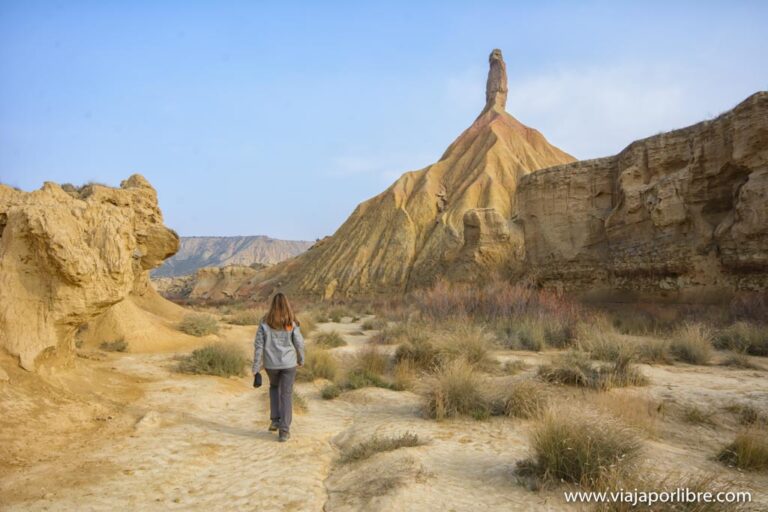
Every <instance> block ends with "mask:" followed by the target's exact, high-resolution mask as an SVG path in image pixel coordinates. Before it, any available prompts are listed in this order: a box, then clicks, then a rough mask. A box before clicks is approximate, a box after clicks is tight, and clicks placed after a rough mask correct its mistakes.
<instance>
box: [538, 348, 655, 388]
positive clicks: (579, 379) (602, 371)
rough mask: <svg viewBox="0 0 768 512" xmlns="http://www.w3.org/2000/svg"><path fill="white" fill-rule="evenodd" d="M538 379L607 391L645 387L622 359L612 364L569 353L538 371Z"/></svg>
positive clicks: (643, 379) (633, 368)
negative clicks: (596, 361) (626, 387)
mask: <svg viewBox="0 0 768 512" xmlns="http://www.w3.org/2000/svg"><path fill="white" fill-rule="evenodd" d="M538 373H539V376H540V377H541V378H542V379H543V380H545V381H547V382H552V383H557V384H567V385H570V386H579V387H586V388H592V389H600V390H607V389H611V388H613V387H625V386H644V385H646V384H648V379H647V378H646V377H645V376H644V375H643V374H642V373H641V372H640V370H639V369H638V368H637V366H635V365H634V364H632V362H631V359H630V358H628V357H622V358H620V359H617V360H616V361H614V362H613V363H611V364H606V363H595V362H593V361H590V360H589V358H588V357H587V356H586V355H585V354H584V353H583V352H576V351H571V352H568V353H566V354H564V355H561V356H558V357H556V358H555V359H554V360H553V361H552V362H551V363H550V364H546V365H542V366H540V367H539V371H538Z"/></svg>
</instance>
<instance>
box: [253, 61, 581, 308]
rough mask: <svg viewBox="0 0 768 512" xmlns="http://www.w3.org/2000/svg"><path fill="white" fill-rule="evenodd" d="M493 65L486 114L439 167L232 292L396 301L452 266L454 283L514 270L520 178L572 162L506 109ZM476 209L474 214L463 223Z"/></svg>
mask: <svg viewBox="0 0 768 512" xmlns="http://www.w3.org/2000/svg"><path fill="white" fill-rule="evenodd" d="M489 61H490V71H489V73H488V83H487V87H486V105H485V108H484V109H483V110H482V112H481V113H480V115H479V116H478V118H477V119H476V120H475V121H474V123H473V124H472V125H471V126H470V127H469V128H468V129H467V130H466V131H465V132H464V133H462V134H461V135H460V136H459V138H458V139H456V141H454V142H453V144H451V145H450V146H449V147H448V149H447V150H446V151H445V153H444V154H443V156H442V157H441V158H440V160H439V161H438V162H437V163H435V164H433V165H430V166H429V167H426V168H425V169H421V170H418V171H413V172H408V173H405V174H404V175H403V176H402V177H400V179H398V180H397V181H396V182H395V183H394V184H393V185H392V186H390V187H389V188H388V189H387V190H385V191H384V192H382V193H381V194H379V195H378V196H376V197H374V198H372V199H369V200H368V201H365V202H364V203H362V204H360V205H359V206H358V207H357V208H356V209H355V211H354V212H353V213H352V215H351V216H350V217H349V219H347V221H346V222H345V223H344V224H343V225H342V226H341V227H340V228H339V229H338V231H336V233H335V234H334V235H333V236H332V237H329V238H326V239H325V240H322V241H321V242H318V243H317V244H315V245H314V246H313V247H312V248H311V249H309V250H308V251H307V252H306V253H304V254H302V255H300V256H298V257H297V258H294V259H292V260H289V261H288V262H285V263H283V264H280V265H277V266H276V267H274V268H272V269H267V270H266V271H263V272H262V273H261V274H260V276H259V277H257V278H255V279H251V280H249V282H248V283H245V284H244V285H243V286H240V287H239V292H238V293H239V294H240V295H249V294H257V295H259V294H263V293H267V292H269V291H272V290H273V289H275V288H277V287H282V288H285V289H288V290H292V291H295V292H298V293H303V294H308V295H313V296H319V297H325V298H331V297H344V296H349V295H359V294H372V293H402V292H405V291H407V290H410V289H413V288H415V287H419V286H424V285H427V284H429V283H431V282H433V281H434V280H435V279H436V278H437V277H438V276H440V275H443V274H445V273H448V272H450V271H451V268H452V266H454V265H459V266H461V267H462V268H463V269H465V272H463V273H462V272H454V274H456V275H457V277H458V276H459V275H460V274H461V275H465V276H470V275H476V274H478V273H479V271H480V269H484V268H485V267H486V265H487V264H488V261H489V260H498V262H499V263H500V264H503V265H508V266H509V267H510V268H514V267H515V265H517V263H519V262H517V261H515V260H516V259H517V257H518V256H522V252H521V250H520V248H519V247H516V246H515V244H516V243H519V241H520V240H521V237H518V236H517V235H516V233H515V230H517V228H515V227H513V226H509V225H508V224H509V222H510V219H512V218H513V217H514V216H515V215H516V213H517V197H516V190H517V183H518V180H519V179H520V178H521V177H522V176H524V175H526V174H528V173H529V172H531V171H533V170H535V169H540V168H542V167H549V166H552V165H556V164H561V163H566V162H571V161H573V160H574V159H573V158H572V157H571V156H570V155H568V154H566V153H564V152H563V151H561V150H559V149H558V148H556V147H554V146H552V145H551V144H549V143H548V142H547V140H546V139H545V138H544V137H543V136H542V135H541V134H540V133H539V132H538V131H536V130H534V129H533V128H529V127H527V126H525V125H523V124H522V123H521V122H519V121H518V120H517V119H515V118H514V117H512V116H511V115H509V114H507V113H506V112H505V111H504V107H505V103H506V95H507V77H506V69H505V65H504V61H503V59H502V56H501V51H500V50H494V51H493V52H492V53H491V56H490V59H489ZM473 209H480V210H478V212H476V213H475V214H473V215H472V214H471V215H470V216H469V217H467V218H465V215H466V214H467V212H468V211H470V210H473ZM487 209H492V211H487ZM466 222H469V226H470V229H469V234H470V236H469V238H468V239H467V240H465V223H466ZM489 230H490V231H489ZM518 231H519V230H518ZM494 244H498V245H494ZM505 252H506V255H505V256H503V257H502V256H501V254H502V253H505ZM486 253H487V254H486Z"/></svg>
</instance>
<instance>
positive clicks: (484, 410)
mask: <svg viewBox="0 0 768 512" xmlns="http://www.w3.org/2000/svg"><path fill="white" fill-rule="evenodd" d="M422 384H423V389H422V395H423V397H424V412H425V414H426V415H427V416H428V417H430V418H434V419H436V420H443V419H446V418H455V417H458V416H471V417H473V418H475V419H484V418H487V417H488V416H490V414H491V408H490V404H489V403H488V400H487V398H486V396H485V393H484V391H485V389H486V386H487V379H486V378H485V377H484V376H483V375H482V374H480V373H478V371H477V369H476V368H475V367H474V366H472V365H471V364H469V363H468V362H466V361H465V360H463V359H455V360H453V361H451V362H449V363H446V364H443V365H441V366H440V367H439V368H438V370H437V371H436V372H435V373H434V374H433V375H430V376H428V377H427V378H425V379H424V381H423V383H422Z"/></svg>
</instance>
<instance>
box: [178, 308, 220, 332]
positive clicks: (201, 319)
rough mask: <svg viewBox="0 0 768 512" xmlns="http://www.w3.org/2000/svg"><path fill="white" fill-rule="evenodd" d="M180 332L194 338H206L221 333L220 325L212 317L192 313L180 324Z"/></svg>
mask: <svg viewBox="0 0 768 512" xmlns="http://www.w3.org/2000/svg"><path fill="white" fill-rule="evenodd" d="M179 330H181V331H182V332H185V333H187V334H190V335H192V336H206V335H208V334H216V333H218V332H219V323H218V322H217V321H216V318H214V317H213V316H211V315H206V314H204V313H190V314H188V315H185V316H184V318H183V319H182V321H181V324H179Z"/></svg>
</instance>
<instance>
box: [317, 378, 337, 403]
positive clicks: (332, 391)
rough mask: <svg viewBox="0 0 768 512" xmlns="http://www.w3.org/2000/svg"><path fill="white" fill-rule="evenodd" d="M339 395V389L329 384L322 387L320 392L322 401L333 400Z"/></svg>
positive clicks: (335, 385)
mask: <svg viewBox="0 0 768 512" xmlns="http://www.w3.org/2000/svg"><path fill="white" fill-rule="evenodd" d="M340 394H341V388H340V387H339V386H338V385H337V384H334V383H333V382H331V383H330V384H326V385H325V386H323V389H321V390H320V396H321V397H322V398H323V400H333V399H334V398H336V397H338V396H339V395H340Z"/></svg>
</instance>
